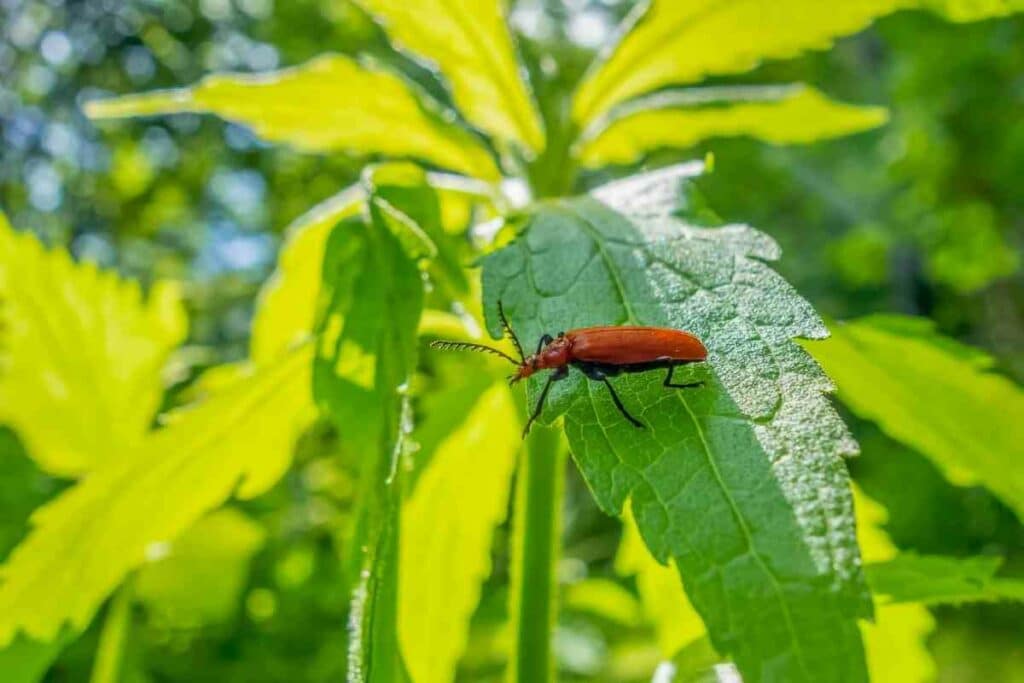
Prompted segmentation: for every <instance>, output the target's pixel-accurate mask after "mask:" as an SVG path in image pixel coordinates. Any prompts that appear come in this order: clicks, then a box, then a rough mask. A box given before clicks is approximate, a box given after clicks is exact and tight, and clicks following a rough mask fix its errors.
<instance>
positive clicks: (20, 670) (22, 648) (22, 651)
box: [0, 635, 71, 683]
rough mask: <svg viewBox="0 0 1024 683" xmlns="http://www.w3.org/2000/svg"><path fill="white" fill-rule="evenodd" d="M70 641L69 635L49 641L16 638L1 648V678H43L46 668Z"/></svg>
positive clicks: (18, 681) (9, 682) (7, 682)
mask: <svg viewBox="0 0 1024 683" xmlns="http://www.w3.org/2000/svg"><path fill="white" fill-rule="evenodd" d="M70 641H71V637H70V636H69V635H63V636H60V637H58V638H56V639H55V640H51V641H48V642H40V641H36V640H29V639H28V638H25V637H18V638H16V639H15V640H14V641H13V642H12V643H11V644H9V645H8V646H7V647H6V648H4V649H2V650H0V680H2V681H4V683H36V682H37V681H40V680H42V678H43V676H44V675H45V674H46V670H47V669H49V668H50V665H51V664H53V662H54V660H55V659H57V655H59V654H60V652H61V650H63V649H64V647H65V646H66V645H68V643H70Z"/></svg>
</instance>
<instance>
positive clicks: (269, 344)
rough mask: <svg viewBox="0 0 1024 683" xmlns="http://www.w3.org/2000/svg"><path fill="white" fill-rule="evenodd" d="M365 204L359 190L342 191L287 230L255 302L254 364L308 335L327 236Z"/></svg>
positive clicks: (251, 348)
mask: <svg viewBox="0 0 1024 683" xmlns="http://www.w3.org/2000/svg"><path fill="white" fill-rule="evenodd" d="M365 199H366V193H365V192H364V191H363V188H362V187H361V186H358V185H356V186H353V187H350V188H347V189H344V190H342V191H341V192H339V193H337V194H335V195H333V196H331V197H329V198H327V199H326V200H324V201H322V202H320V203H319V204H317V205H316V206H314V207H313V208H312V209H310V210H309V211H307V212H306V213H305V214H303V215H302V216H300V217H299V218H297V219H296V220H295V221H294V222H292V224H291V225H290V226H288V229H287V231H286V233H285V234H286V237H285V242H284V244H283V245H282V246H281V251H280V253H279V254H278V257H277V267H276V268H275V269H274V272H273V274H272V275H271V276H270V279H268V280H267V282H266V283H265V284H264V285H263V288H262V289H260V293H259V297H258V298H257V301H256V312H255V314H254V315H253V321H252V336H251V340H250V344H249V357H250V358H251V359H252V360H253V361H254V362H256V363H263V362H267V361H270V360H272V359H274V358H276V357H277V356H278V355H279V354H281V353H283V352H284V351H286V350H288V349H289V348H291V347H292V346H293V345H294V344H296V343H299V342H301V341H302V340H304V339H307V338H309V336H310V334H312V330H313V323H314V319H315V317H316V304H317V292H318V291H319V290H320V280H321V274H320V271H321V267H322V264H323V261H324V247H325V245H326V244H327V237H328V236H329V235H330V234H331V228H333V227H334V226H335V225H337V223H338V222H339V221H341V220H342V219H344V218H347V217H349V216H354V215H356V214H357V213H359V211H361V210H362V207H363V204H364V202H365Z"/></svg>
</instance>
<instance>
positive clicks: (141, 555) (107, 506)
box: [0, 345, 312, 647]
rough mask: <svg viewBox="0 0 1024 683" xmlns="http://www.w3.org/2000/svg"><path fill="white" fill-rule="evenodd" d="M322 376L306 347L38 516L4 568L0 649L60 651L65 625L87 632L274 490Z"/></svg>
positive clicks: (194, 411)
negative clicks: (188, 544) (231, 516)
mask: <svg viewBox="0 0 1024 683" xmlns="http://www.w3.org/2000/svg"><path fill="white" fill-rule="evenodd" d="M311 365H312V345H306V346H304V347H302V348H300V349H297V350H295V351H293V352H292V353H291V354H290V355H288V356H287V357H285V358H282V359H280V360H279V362H277V363H275V364H273V365H271V366H268V367H266V368H263V369H260V370H258V371H257V372H255V373H254V374H252V375H250V376H248V377H245V378H243V379H240V380H239V381H238V382H236V383H235V384H233V385H232V386H230V387H227V388H225V389H224V390H223V391H220V392H218V393H217V394H216V395H214V396H211V397H210V398H209V399H208V400H207V401H205V402H203V403H201V404H198V405H195V406H190V407H188V408H186V409H182V410H179V411H177V412H176V413H173V414H171V415H170V416H168V419H167V420H166V422H167V426H165V427H163V428H161V429H159V430H157V431H155V432H153V433H152V434H151V436H149V437H148V438H146V439H145V440H144V441H142V442H141V443H140V444H139V445H138V446H136V448H135V449H133V452H132V453H129V454H128V457H125V458H123V459H121V460H120V461H118V462H116V463H113V464H112V465H110V466H108V467H104V468H103V469H100V470H97V471H96V472H94V473H92V474H91V475H90V476H89V477H87V478H86V479H84V480H82V481H81V482H80V483H78V484H76V485H75V486H73V487H72V488H70V489H68V490H67V491H65V492H64V493H62V494H60V495H59V496H58V497H57V498H56V499H55V500H54V501H53V502H51V503H49V504H48V505H46V506H44V507H42V508H40V509H39V510H37V511H36V513H35V515H34V516H33V518H32V522H33V525H34V528H33V530H32V531H31V532H30V533H29V536H28V537H27V538H26V539H25V540H24V541H23V542H22V543H21V544H20V545H19V546H18V547H17V548H15V549H14V551H13V552H12V553H11V555H10V557H9V558H8V561H7V563H6V564H5V565H4V566H3V567H0V647H3V646H4V645H5V644H6V643H8V642H10V641H11V639H12V638H13V637H14V636H15V634H16V633H17V632H19V631H21V632H24V633H25V634H27V635H29V636H30V637H33V638H36V639H40V640H48V639H51V638H53V637H55V636H56V634H57V633H58V631H59V630H60V628H61V626H62V625H63V624H65V623H68V624H70V625H71V627H72V628H74V629H77V630H81V629H83V628H85V626H86V625H87V624H88V623H89V621H90V619H91V618H92V616H93V614H94V613H95V612H96V609H97V608H98V607H99V606H100V604H101V603H102V602H103V600H104V599H105V598H106V597H107V596H108V595H109V594H110V593H111V592H112V591H113V590H114V588H116V587H117V585H118V584H119V583H120V582H121V581H122V580H123V579H124V577H125V576H126V575H127V573H128V572H129V571H131V570H132V569H134V568H136V567H138V566H139V565H141V564H142V563H143V562H144V561H145V560H146V559H147V557H148V558H153V557H154V556H158V555H159V554H160V553H162V552H163V550H164V548H166V546H165V544H166V543H168V542H171V541H173V540H174V539H175V538H177V537H178V536H179V535H180V534H181V533H182V532H184V531H185V530H186V529H188V528H189V527H190V526H192V525H193V524H194V523H195V522H196V521H197V520H198V519H199V518H201V517H202V516H203V515H204V514H205V513H207V512H208V511H210V510H211V509H213V508H216V507H217V506H219V505H220V504H221V503H223V502H224V501H225V500H227V499H228V498H229V497H230V496H231V495H232V493H235V492H236V491H237V494H238V495H239V496H241V497H252V496H255V495H257V494H259V493H261V492H263V491H265V490H266V489H267V488H269V487H270V486H271V485H273V484H274V482H276V481H277V480H278V479H279V478H280V477H281V475H282V474H283V473H284V471H285V469H286V468H287V466H288V464H289V462H290V461H291V451H292V445H293V442H294V440H295V438H296V436H297V432H298V430H300V429H302V428H303V426H304V425H305V421H306V419H307V416H306V415H305V412H306V410H307V408H308V403H309V400H308V395H309V386H310V382H311V377H310V366H311ZM53 558H60V561H59V562H54V559H53Z"/></svg>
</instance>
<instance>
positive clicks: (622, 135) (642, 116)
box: [577, 85, 888, 167]
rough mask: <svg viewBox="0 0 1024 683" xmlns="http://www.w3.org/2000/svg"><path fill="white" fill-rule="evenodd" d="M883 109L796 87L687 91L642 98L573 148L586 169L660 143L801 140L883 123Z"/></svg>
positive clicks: (635, 154)
mask: <svg viewBox="0 0 1024 683" xmlns="http://www.w3.org/2000/svg"><path fill="white" fill-rule="evenodd" d="M887 116H888V115H887V113H886V110H885V109H884V108H882V107H859V106H856V105H851V104H844V103H842V102H836V101H835V100H831V99H829V98H828V97H826V96H825V95H823V94H822V93H821V92H819V91H818V90H815V89H814V88H810V87H807V86H802V85H793V86H767V87H759V86H748V87H742V86H741V87H721V88H693V89H688V90H680V91H674V92H673V91H670V92H664V93H657V94H655V95H653V96H651V97H646V98H641V99H639V100H636V101H635V102H633V103H631V104H630V105H629V106H628V107H624V108H623V111H621V112H617V113H615V114H614V115H613V116H612V117H611V119H610V121H608V122H607V124H606V125H604V126H601V127H599V129H598V130H593V131H592V132H590V133H589V134H588V135H587V136H586V137H585V138H584V140H583V141H582V143H581V146H580V148H579V150H578V152H577V154H578V155H579V157H580V159H581V161H582V162H583V164H584V165H586V166H594V167H596V166H603V165H606V164H628V163H631V162H633V161H636V160H637V159H640V158H641V157H642V156H643V155H644V154H646V153H648V152H652V151H655V150H657V149H661V148H665V147H689V146H691V145H695V144H697V143H699V142H701V141H702V140H706V139H708V138H712V137H726V136H737V135H747V136H750V137H753V138H757V139H759V140H764V141H766V142H771V143H774V144H779V145H783V144H792V143H808V142H814V141H816V140H822V139H826V138H832V137H839V136H842V135H849V134H851V133H857V132H860V131H863V130H868V129H870V128H874V127H876V126H880V125H882V124H883V123H885V121H886V119H887Z"/></svg>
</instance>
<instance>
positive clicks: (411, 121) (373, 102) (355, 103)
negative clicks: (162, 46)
mask: <svg viewBox="0 0 1024 683" xmlns="http://www.w3.org/2000/svg"><path fill="white" fill-rule="evenodd" d="M178 112H198V113H208V114H216V115H217V116H220V117H222V118H224V119H227V120H229V121H234V122H236V123H240V124H243V125H246V126H249V127H250V128H252V129H253V131H254V132H255V133H256V134H257V135H258V136H260V137H261V138H263V139H264V140H269V141H270V142H282V143H287V144H290V145H293V146H295V147H297V148H298V149H302V150H305V151H309V152H335V151H343V152H351V153H355V154H372V155H384V156H393V157H411V158H414V159H419V160H422V161H425V162H427V163H431V164H436V165H437V166H440V167H442V168H447V169H451V170H454V171H460V172H462V173H466V174H467V175H470V176H476V177H480V178H487V179H494V178H497V177H499V175H500V173H499V172H498V168H497V166H496V165H495V162H494V159H493V158H491V156H490V154H489V153H488V152H487V150H486V149H485V148H484V146H483V145H482V144H481V143H480V142H479V141H478V140H477V139H476V138H474V137H473V136H472V135H471V134H469V133H468V132H466V131H464V130H461V129H459V128H458V127H456V126H455V125H454V124H452V123H450V122H448V121H446V120H445V118H444V116H443V115H442V113H441V112H434V111H429V110H428V109H427V107H426V106H425V104H424V98H423V97H421V96H420V95H419V94H418V93H417V92H416V91H415V90H414V89H413V88H412V87H411V86H410V85H409V84H408V83H407V82H406V81H404V80H402V78H400V77H399V76H397V75H395V74H393V73H391V72H389V71H385V70H383V69H381V68H377V67H374V66H364V65H362V64H359V63H358V62H356V61H354V60H352V59H351V58H349V57H345V56H343V55H332V54H328V55H322V56H320V57H317V58H316V59H313V60H311V61H309V62H307V63H305V64H303V65H301V66H298V67H294V68H290V69H284V70H281V71H275V72H270V73H265V74H257V75H251V74H214V75H211V76H207V77H206V78H204V79H203V80H202V81H200V82H199V83H197V84H196V85H195V86H193V87H191V88H184V89H179V90H165V91H156V92H151V93H144V94H140V95H128V96H126V97H119V98H115V99H110V100H100V101H94V102H90V103H89V104H88V105H87V106H86V113H87V114H88V115H89V116H91V117H93V118H113V117H123V116H152V115H155V114H173V113H178ZM396 131H400V133H398V134H396Z"/></svg>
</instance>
